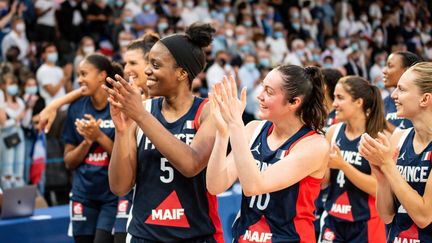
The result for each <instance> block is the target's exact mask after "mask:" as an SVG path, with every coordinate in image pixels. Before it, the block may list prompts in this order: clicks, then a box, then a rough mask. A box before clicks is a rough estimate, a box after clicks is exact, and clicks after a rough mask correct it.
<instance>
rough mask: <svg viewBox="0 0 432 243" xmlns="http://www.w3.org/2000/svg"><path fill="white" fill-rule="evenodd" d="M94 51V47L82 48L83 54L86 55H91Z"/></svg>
mask: <svg viewBox="0 0 432 243" xmlns="http://www.w3.org/2000/svg"><path fill="white" fill-rule="evenodd" d="M94 51H95V47H94V46H84V47H83V52H84V53H85V54H86V55H89V54H92V53H93V52H94Z"/></svg>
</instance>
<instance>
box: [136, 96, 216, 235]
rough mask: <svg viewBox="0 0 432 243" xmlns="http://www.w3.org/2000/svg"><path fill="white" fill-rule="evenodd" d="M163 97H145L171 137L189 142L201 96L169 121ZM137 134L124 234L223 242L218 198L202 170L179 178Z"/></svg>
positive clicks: (195, 123) (170, 165)
mask: <svg viewBox="0 0 432 243" xmlns="http://www.w3.org/2000/svg"><path fill="white" fill-rule="evenodd" d="M162 101H163V98H155V99H152V100H147V110H151V113H152V114H153V116H154V117H155V118H156V119H157V120H159V122H160V123H161V124H162V125H163V126H164V127H165V128H166V129H167V130H168V131H170V132H171V133H172V134H173V135H174V136H176V137H177V138H178V139H180V140H181V141H183V142H184V143H186V144H188V145H190V143H191V142H192V140H193V138H194V136H195V134H196V132H197V127H198V122H197V118H198V117H199V114H200V110H201V108H202V106H203V104H204V100H203V99H201V98H197V97H195V99H194V102H193V105H192V107H191V108H190V110H189V111H188V112H187V113H186V114H185V115H184V116H183V117H181V118H179V119H178V120H177V121H175V122H172V123H169V122H167V121H166V120H165V118H164V117H163V115H162V114H161V108H162ZM141 135H142V137H141V138H140V136H138V138H137V143H138V151H137V154H138V155H137V161H138V166H137V173H136V188H135V195H134V200H133V206H132V207H133V208H132V218H131V219H130V224H129V227H128V233H130V234H131V235H132V236H133V237H135V238H138V239H143V240H147V241H157V242H177V241H179V240H184V241H191V242H200V240H199V239H205V241H207V242H222V241H223V237H222V229H221V224H220V220H219V216H218V213H217V199H216V197H215V196H211V195H210V194H209V193H208V192H207V189H206V183H205V182H206V179H205V169H204V170H203V171H201V172H200V173H199V174H198V175H196V176H194V177H192V178H187V177H185V176H183V175H182V174H181V173H180V172H179V171H177V170H176V169H175V168H174V166H173V165H172V164H171V163H170V162H169V161H168V160H167V159H166V158H164V156H163V155H162V154H161V153H160V152H159V151H158V150H157V149H156V148H155V147H154V145H153V144H152V142H151V141H150V139H149V138H147V137H146V136H145V134H142V132H141ZM191 163H192V161H191Z"/></svg>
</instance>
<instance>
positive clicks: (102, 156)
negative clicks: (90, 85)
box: [63, 96, 117, 202]
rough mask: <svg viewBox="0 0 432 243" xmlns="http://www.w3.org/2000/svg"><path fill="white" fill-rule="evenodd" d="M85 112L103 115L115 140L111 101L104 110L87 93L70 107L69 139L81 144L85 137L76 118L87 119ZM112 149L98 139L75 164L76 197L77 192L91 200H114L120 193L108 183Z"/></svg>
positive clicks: (65, 135) (104, 126) (66, 136)
mask: <svg viewBox="0 0 432 243" xmlns="http://www.w3.org/2000/svg"><path fill="white" fill-rule="evenodd" d="M85 114H90V115H92V116H93V117H94V118H95V120H99V119H101V120H102V122H101V124H100V125H99V128H100V130H101V131H102V132H103V133H104V134H105V135H107V136H108V137H109V138H110V139H111V140H114V134H115V131H114V123H113V121H112V120H111V115H110V105H109V103H108V105H107V106H106V107H105V108H104V109H102V110H96V109H95V108H94V106H93V104H92V103H91V98H90V97H88V96H84V97H81V98H79V99H78V100H76V101H75V102H74V103H72V104H71V105H70V107H69V110H68V114H67V117H66V121H65V126H64V127H65V128H64V131H63V139H64V140H65V143H67V144H72V145H75V146H78V145H79V144H80V143H81V142H82V141H83V140H84V138H83V137H82V136H81V135H80V134H79V133H78V132H77V130H76V128H75V119H86V118H85V117H84V115H85ZM109 161H110V158H109V155H108V152H107V151H105V150H104V149H103V147H102V146H100V145H99V144H98V143H96V142H94V143H93V144H92V145H91V147H90V150H89V152H88V153H87V155H86V156H85V159H84V161H83V162H82V163H81V164H80V165H79V166H78V167H77V168H75V173H74V177H73V183H72V199H74V198H73V197H74V196H78V197H81V198H86V199H90V200H99V201H104V202H107V201H112V200H117V196H115V195H114V194H113V193H111V190H110V188H109V183H108V165H109Z"/></svg>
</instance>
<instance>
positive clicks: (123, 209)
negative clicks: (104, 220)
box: [117, 199, 129, 218]
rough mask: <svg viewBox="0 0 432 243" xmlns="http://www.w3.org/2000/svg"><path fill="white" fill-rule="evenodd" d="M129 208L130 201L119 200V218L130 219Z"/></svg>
mask: <svg viewBox="0 0 432 243" xmlns="http://www.w3.org/2000/svg"><path fill="white" fill-rule="evenodd" d="M128 207H129V201H128V200H126V199H124V200H119V202H118V204H117V218H124V217H126V218H127V217H128V214H127V210H128Z"/></svg>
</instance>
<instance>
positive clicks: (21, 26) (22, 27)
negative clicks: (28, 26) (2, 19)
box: [16, 23, 25, 33]
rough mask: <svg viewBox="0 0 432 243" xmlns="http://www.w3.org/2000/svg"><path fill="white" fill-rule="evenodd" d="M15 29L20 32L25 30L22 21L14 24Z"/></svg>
mask: <svg viewBox="0 0 432 243" xmlns="http://www.w3.org/2000/svg"><path fill="white" fill-rule="evenodd" d="M16 30H17V31H18V32H20V33H23V32H24V31H25V24H24V23H19V24H17V25H16Z"/></svg>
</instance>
